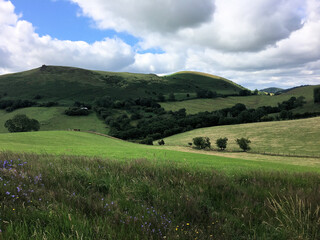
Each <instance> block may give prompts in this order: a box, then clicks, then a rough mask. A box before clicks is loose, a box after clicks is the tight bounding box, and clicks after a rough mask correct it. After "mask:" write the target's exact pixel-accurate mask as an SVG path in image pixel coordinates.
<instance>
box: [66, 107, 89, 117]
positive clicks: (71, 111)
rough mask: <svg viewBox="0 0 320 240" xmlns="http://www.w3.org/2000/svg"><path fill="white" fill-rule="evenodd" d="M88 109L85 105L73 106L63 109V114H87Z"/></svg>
mask: <svg viewBox="0 0 320 240" xmlns="http://www.w3.org/2000/svg"><path fill="white" fill-rule="evenodd" d="M89 113H90V112H89V110H88V108H86V107H82V108H78V107H73V108H69V109H67V110H65V114H66V115H68V116H87V115H89Z"/></svg>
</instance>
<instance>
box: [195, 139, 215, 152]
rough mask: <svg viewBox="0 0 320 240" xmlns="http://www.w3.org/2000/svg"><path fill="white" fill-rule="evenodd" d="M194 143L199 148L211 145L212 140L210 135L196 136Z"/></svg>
mask: <svg viewBox="0 0 320 240" xmlns="http://www.w3.org/2000/svg"><path fill="white" fill-rule="evenodd" d="M193 144H194V145H195V146H196V147H197V148H199V149H205V148H210V147H211V142H210V139H209V138H208V137H196V138H194V139H193Z"/></svg>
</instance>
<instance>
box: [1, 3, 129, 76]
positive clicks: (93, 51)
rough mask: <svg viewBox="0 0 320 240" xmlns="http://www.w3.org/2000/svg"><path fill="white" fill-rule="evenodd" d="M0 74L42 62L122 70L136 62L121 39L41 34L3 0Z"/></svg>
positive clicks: (24, 68)
mask: <svg viewBox="0 0 320 240" xmlns="http://www.w3.org/2000/svg"><path fill="white" fill-rule="evenodd" d="M0 16H1V17H0V71H1V72H0V74H1V73H6V72H12V71H19V70H26V69H30V68H34V67H39V66H41V65H42V64H48V65H67V66H76V67H85V68H91V69H108V70H115V71H117V70H121V69H123V68H125V67H127V66H128V65H131V64H132V63H133V62H134V52H133V50H132V47H131V46H129V45H127V44H126V43H124V42H123V41H122V40H120V39H108V38H106V39H104V40H103V41H97V42H95V43H93V44H88V43H86V42H83V41H76V42H74V41H61V40H58V39H54V38H52V37H50V36H42V37H40V36H39V35H38V34H37V33H36V32H35V29H34V27H33V26H32V24H31V23H29V22H27V21H23V20H20V19H19V17H18V16H17V15H16V14H15V13H14V6H13V5H12V3H11V2H9V1H4V0H0Z"/></svg>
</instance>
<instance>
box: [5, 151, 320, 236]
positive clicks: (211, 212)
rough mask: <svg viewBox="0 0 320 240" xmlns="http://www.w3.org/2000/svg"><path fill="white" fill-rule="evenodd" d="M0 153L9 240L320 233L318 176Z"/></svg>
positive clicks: (148, 162) (140, 161)
mask: <svg viewBox="0 0 320 240" xmlns="http://www.w3.org/2000/svg"><path fill="white" fill-rule="evenodd" d="M0 159H1V160H0V171H1V178H0V182H4V183H5V184H0V239H1V240H2V239H3V240H4V239H5V240H27V239H34V240H43V239H48V240H56V239H61V240H66V239H86V240H89V239H119V240H125V239H141V240H149V239H154V240H155V239H184V240H189V239H190V240H191V239H203V240H208V239H228V240H229V239H230V240H248V239H265V240H274V239H278V240H287V239H312V240H313V239H314V240H315V239H318V238H317V237H318V236H319V234H320V228H319V224H320V214H319V212H318V213H317V212H316V209H317V207H318V206H319V201H320V196H319V187H320V175H319V174H314V173H313V174H312V173H286V172H281V173H279V172H263V171H255V172H248V171H247V172H244V173H241V172H235V173H234V174H233V175H230V176H226V175H225V174H223V173H221V172H217V171H209V172H208V171H199V169H194V168H193V169H191V168H185V167H179V166H177V165H176V164H174V163H172V162H171V163H167V164H165V165H163V166H159V164H156V162H152V161H145V160H137V161H127V162H119V161H110V160H105V159H99V158H86V157H72V156H58V157H55V156H47V155H42V156H39V155H30V154H10V153H9V154H8V153H0ZM6 159H8V160H9V159H13V162H12V164H11V162H9V164H8V163H4V160H6ZM18 159H19V160H18ZM20 159H21V160H20ZM221 160H224V159H221ZM279 194H280V195H279ZM313 213H314V214H313Z"/></svg>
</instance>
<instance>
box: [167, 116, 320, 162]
mask: <svg viewBox="0 0 320 240" xmlns="http://www.w3.org/2000/svg"><path fill="white" fill-rule="evenodd" d="M319 129H320V117H316V118H308V119H300V120H290V121H277V122H260V123H249V124H240V125H229V126H216V127H210V128H201V129H196V130H193V131H190V132H185V133H182V134H177V135H174V136H171V137H168V138H165V139H164V141H165V143H166V145H171V146H188V143H189V142H192V139H193V138H194V137H196V136H207V137H209V138H210V139H211V142H212V146H213V148H216V149H217V147H216V146H215V141H216V139H218V138H224V137H227V138H228V146H227V150H230V151H240V148H239V147H238V145H237V144H236V142H235V140H236V139H237V138H241V137H245V138H249V139H250V140H251V141H252V143H251V145H250V146H251V148H252V152H258V153H270V154H282V155H283V154H284V155H289V154H291V155H298V156H311V157H312V156H318V157H320V148H319V142H320V134H319Z"/></svg>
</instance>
